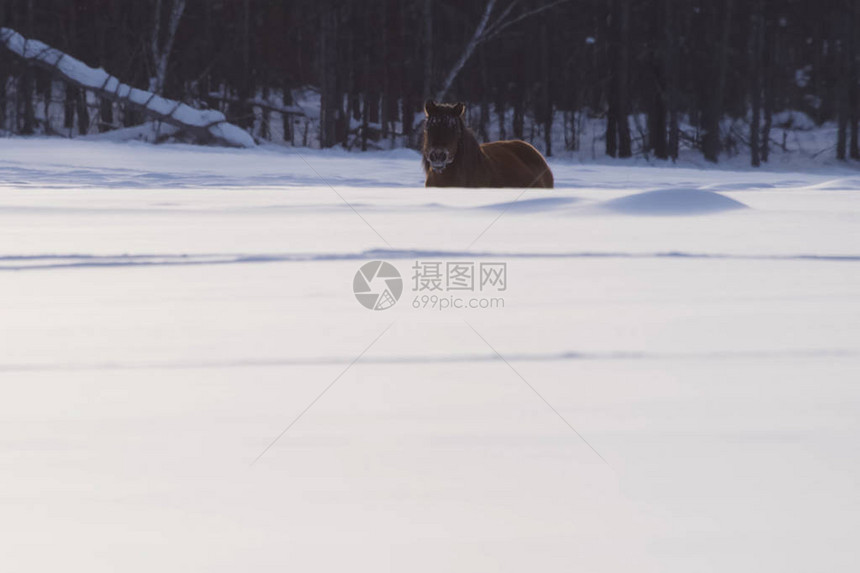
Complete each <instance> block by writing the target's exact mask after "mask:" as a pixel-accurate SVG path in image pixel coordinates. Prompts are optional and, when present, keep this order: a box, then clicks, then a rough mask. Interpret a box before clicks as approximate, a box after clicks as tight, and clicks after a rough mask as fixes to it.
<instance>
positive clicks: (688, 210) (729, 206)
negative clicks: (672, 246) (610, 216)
mask: <svg viewBox="0 0 860 573" xmlns="http://www.w3.org/2000/svg"><path fill="white" fill-rule="evenodd" d="M601 207H602V208H603V209H606V210H609V211H614V212H616V213H623V214H625V215H702V214H707V213H719V212H721V211H731V210H733V209H745V208H747V206H746V205H744V204H743V203H741V202H740V201H735V200H734V199H730V198H729V197H726V196H725V195H720V194H719V193H714V192H712V191H702V190H701V189H692V188H678V189H657V190H654V191H645V192H644V193H636V194H635V195H628V196H626V197H619V198H618V199H612V200H611V201H606V202H605V203H602V204H601Z"/></svg>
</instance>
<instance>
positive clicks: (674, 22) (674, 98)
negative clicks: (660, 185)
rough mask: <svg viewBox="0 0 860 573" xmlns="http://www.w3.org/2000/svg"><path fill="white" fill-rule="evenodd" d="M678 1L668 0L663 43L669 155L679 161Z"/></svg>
mask: <svg viewBox="0 0 860 573" xmlns="http://www.w3.org/2000/svg"><path fill="white" fill-rule="evenodd" d="M677 1H678V0H666V9H667V11H666V20H667V26H666V28H665V29H666V33H665V34H664V36H663V44H664V46H666V53H665V54H664V59H665V65H666V76H667V79H666V83H667V84H668V85H667V91H668V96H667V98H666V107H667V108H668V111H669V150H668V154H669V157H671V158H672V160H673V161H677V159H678V152H679V140H680V137H679V135H680V128H679V127H678V99H679V98H678V91H679V87H678V84H679V83H680V80H679V70H678V67H679V59H680V57H679V53H678V52H679V46H678V34H679V32H680V30H679V28H680V26H679V25H678V15H677Z"/></svg>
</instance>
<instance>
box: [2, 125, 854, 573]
mask: <svg viewBox="0 0 860 573" xmlns="http://www.w3.org/2000/svg"><path fill="white" fill-rule="evenodd" d="M551 166H552V168H553V170H554V173H555V177H556V182H557V185H558V187H557V188H556V189H554V190H528V191H522V190H465V189H449V190H438V189H437V190H426V189H424V188H423V187H421V184H422V179H423V177H422V173H421V169H420V162H419V157H418V155H417V154H415V153H414V152H411V151H397V152H387V153H372V154H351V153H346V152H337V151H332V152H319V151H316V152H311V151H296V150H283V149H278V148H261V149H255V150H227V149H202V148H194V147H189V146H183V145H166V146H149V145H145V144H116V143H109V142H94V141H87V142H82V141H65V140H57V139H17V138H11V139H8V138H7V139H0V301H2V307H0V308H2V312H0V392H2V394H0V425H2V432H0V466H2V467H0V562H2V567H0V568H2V569H3V570H6V571H39V572H42V571H45V572H54V571H87V572H88V573H93V572H108V571H110V572H115V571H122V572H146V573H150V572H152V571H162V572H173V571H177V572H180V571H181V572H187V571H215V572H229V573H234V572H237V571H248V572H264V571H285V570H295V571H369V572H370V571H373V572H378V571H418V572H424V571H426V572H431V571H432V572H438V571H454V572H461V571H462V572H475V571H510V572H520V571H536V572H542V571H596V572H603V571H606V572H616V571H617V572H624V573H639V572H652V571H653V572H661V573H666V572H679V573H681V572H684V573H686V572H689V571H701V572H710V571H713V572H720V573H723V572H726V573H728V572H731V573H739V572H757V573H761V572H779V573H786V572H802V571H803V572H806V571H834V572H836V571H855V570H857V568H858V566H860V559H858V555H860V554H858V552H857V550H856V539H857V538H858V536H860V490H859V488H858V484H860V385H858V381H860V191H858V188H860V173H858V172H857V171H854V170H851V169H847V168H832V167H831V168H827V169H820V170H813V171H807V172H802V173H800V172H791V171H789V170H786V169H783V170H780V171H730V170H699V169H690V168H683V167H671V166H669V167H655V166H653V165H645V164H635V165H633V166H629V165H625V164H623V163H603V164H591V165H582V164H575V163H560V162H552V161H551ZM376 259H378V260H387V261H389V262H391V263H392V264H394V265H395V266H396V267H397V268H398V269H399V271H400V273H401V274H402V275H403V277H404V283H405V290H404V294H403V297H402V298H401V300H400V301H399V302H398V303H397V305H395V306H394V307H393V308H391V309H389V310H386V311H369V310H366V309H365V308H363V307H362V306H361V305H359V304H358V302H357V301H356V300H355V298H354V296H353V293H352V285H353V276H354V274H355V272H356V271H357V269H358V267H359V266H360V265H361V264H363V263H364V262H365V261H368V260H376ZM416 260H422V261H426V260H436V261H455V262H456V261H459V262H469V261H474V262H482V261H483V262H492V261H501V262H506V263H507V267H508V270H507V272H508V289H507V290H506V291H505V292H504V293H501V294H502V295H503V296H504V302H505V307H504V308H503V309H492V310H477V309H473V310H456V311H455V310H448V311H431V310H416V309H414V308H413V307H412V302H413V299H414V297H415V295H416V293H414V292H413V291H412V290H411V288H412V285H411V273H412V270H411V267H412V265H413V264H414V263H415V261H416ZM377 337H378V338H377ZM374 341H375V342H374ZM326 389H327V391H325V390H326ZM324 391H325V392H324ZM297 416H300V417H299V418H298V420H296V418H297ZM293 422H294V423H293ZM291 424H292V425H291ZM278 436H280V437H279V438H278ZM276 438H278V439H277V440H276ZM273 442H274V443H273ZM270 445H271V447H270V448H269V449H268V450H266V448H267V447H268V446H270ZM261 453H262V454H263V455H262V456H261V457H259V456H260V454H261ZM258 457H259V459H258V460H257V461H256V463H254V460H255V459H257V458H258ZM852 540H853V541H852Z"/></svg>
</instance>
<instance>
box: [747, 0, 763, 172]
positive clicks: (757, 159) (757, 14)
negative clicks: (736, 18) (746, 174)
mask: <svg viewBox="0 0 860 573" xmlns="http://www.w3.org/2000/svg"><path fill="white" fill-rule="evenodd" d="M763 9H764V5H763V0H754V4H753V13H752V18H751V22H750V36H749V57H750V68H749V83H750V86H749V89H750V94H751V96H750V99H751V102H750V103H751V106H752V122H751V123H750V164H751V165H752V166H753V167H759V166H761V149H760V148H759V130H760V128H761V125H760V124H761V60H762V48H763V46H762V44H763V43H764V42H763V41H762V35H763V34H762V24H763V22H762V20H763V14H762V12H763Z"/></svg>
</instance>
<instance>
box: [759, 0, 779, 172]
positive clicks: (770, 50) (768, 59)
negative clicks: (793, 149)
mask: <svg viewBox="0 0 860 573" xmlns="http://www.w3.org/2000/svg"><path fill="white" fill-rule="evenodd" d="M772 10H773V8H770V11H769V10H768V4H767V3H765V7H764V9H763V11H762V48H763V49H762V65H763V66H764V72H763V84H762V88H763V92H764V125H763V126H762V128H761V161H762V163H767V162H768V160H769V159H770V130H771V126H773V108H774V106H775V105H776V94H775V93H774V92H775V90H774V87H775V82H776V65H777V35H776V33H777V30H778V27H777V21H776V16H775V15H774V14H773V12H772Z"/></svg>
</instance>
